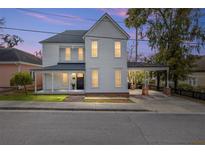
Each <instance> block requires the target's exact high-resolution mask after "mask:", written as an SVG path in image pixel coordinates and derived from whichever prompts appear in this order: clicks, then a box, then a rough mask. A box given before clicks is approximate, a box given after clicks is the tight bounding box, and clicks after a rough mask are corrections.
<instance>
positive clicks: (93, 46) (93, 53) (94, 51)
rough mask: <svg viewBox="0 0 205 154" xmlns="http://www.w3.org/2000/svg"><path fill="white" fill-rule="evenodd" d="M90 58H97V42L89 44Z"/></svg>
mask: <svg viewBox="0 0 205 154" xmlns="http://www.w3.org/2000/svg"><path fill="white" fill-rule="evenodd" d="M91 57H98V41H92V42H91Z"/></svg>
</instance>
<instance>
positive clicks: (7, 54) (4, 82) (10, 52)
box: [0, 48, 42, 88]
mask: <svg viewBox="0 0 205 154" xmlns="http://www.w3.org/2000/svg"><path fill="white" fill-rule="evenodd" d="M41 67H42V60H41V59H40V58H38V57H36V56H34V55H32V54H30V53H28V52H25V51H22V50H19V49H16V48H0V88H7V87H10V79H11V78H12V76H13V75H14V74H15V73H16V72H25V71H26V72H31V71H30V70H31V69H36V68H41ZM31 75H32V77H33V79H34V78H35V77H34V76H33V74H31ZM36 80H37V81H38V82H37V83H38V85H37V86H38V87H41V86H42V76H41V74H39V75H38V76H37V78H36Z"/></svg>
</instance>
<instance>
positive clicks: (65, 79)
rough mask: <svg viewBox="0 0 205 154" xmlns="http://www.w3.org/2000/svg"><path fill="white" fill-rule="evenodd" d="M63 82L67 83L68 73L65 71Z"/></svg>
mask: <svg viewBox="0 0 205 154" xmlns="http://www.w3.org/2000/svg"><path fill="white" fill-rule="evenodd" d="M62 76H63V84H68V74H67V73H63V74H62Z"/></svg>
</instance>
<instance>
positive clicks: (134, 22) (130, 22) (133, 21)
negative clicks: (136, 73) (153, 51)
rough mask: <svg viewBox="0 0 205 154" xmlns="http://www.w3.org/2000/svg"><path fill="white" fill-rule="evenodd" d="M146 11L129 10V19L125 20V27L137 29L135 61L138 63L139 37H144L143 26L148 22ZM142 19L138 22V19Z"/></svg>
mask: <svg viewBox="0 0 205 154" xmlns="http://www.w3.org/2000/svg"><path fill="white" fill-rule="evenodd" d="M146 14H147V12H146V9H139V10H136V9H128V12H127V15H128V17H127V18H126V19H125V25H126V26H127V27H128V28H135V50H136V53H135V61H138V58H139V57H138V35H139V34H141V37H143V35H142V31H143V29H142V27H141V24H142V23H145V21H146V16H147V15H146ZM139 16H140V17H141V18H140V20H138V17H139ZM143 16H144V18H142V17H143Z"/></svg>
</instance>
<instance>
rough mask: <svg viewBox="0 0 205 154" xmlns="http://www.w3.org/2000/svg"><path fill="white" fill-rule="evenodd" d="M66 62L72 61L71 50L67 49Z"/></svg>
mask: <svg viewBox="0 0 205 154" xmlns="http://www.w3.org/2000/svg"><path fill="white" fill-rule="evenodd" d="M65 60H71V50H70V48H66V50H65Z"/></svg>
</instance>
